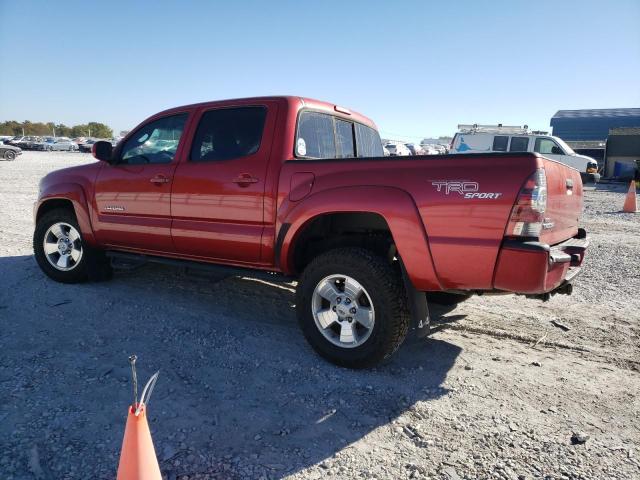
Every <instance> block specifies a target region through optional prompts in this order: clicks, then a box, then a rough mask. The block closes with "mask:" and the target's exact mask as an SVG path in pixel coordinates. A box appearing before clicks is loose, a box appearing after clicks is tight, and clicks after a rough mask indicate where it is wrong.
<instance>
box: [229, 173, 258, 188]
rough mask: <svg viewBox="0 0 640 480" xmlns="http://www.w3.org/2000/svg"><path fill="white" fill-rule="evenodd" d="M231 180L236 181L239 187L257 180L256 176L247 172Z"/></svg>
mask: <svg viewBox="0 0 640 480" xmlns="http://www.w3.org/2000/svg"><path fill="white" fill-rule="evenodd" d="M232 181H233V183H236V184H238V185H239V186H241V187H248V186H249V185H251V184H252V183H258V181H259V180H258V179H257V178H255V177H252V176H251V175H249V174H248V173H241V174H240V175H238V176H237V177H236V178H235V179H233V180H232Z"/></svg>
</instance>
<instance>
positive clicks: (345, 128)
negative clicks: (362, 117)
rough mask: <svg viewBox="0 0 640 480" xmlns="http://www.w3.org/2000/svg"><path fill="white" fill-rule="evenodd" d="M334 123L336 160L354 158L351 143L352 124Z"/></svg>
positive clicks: (337, 121)
mask: <svg viewBox="0 0 640 480" xmlns="http://www.w3.org/2000/svg"><path fill="white" fill-rule="evenodd" d="M335 122H336V144H337V147H338V158H353V157H355V156H356V152H355V145H354V142H353V123H351V122H345V121H344V120H338V119H337V118H336V119H335Z"/></svg>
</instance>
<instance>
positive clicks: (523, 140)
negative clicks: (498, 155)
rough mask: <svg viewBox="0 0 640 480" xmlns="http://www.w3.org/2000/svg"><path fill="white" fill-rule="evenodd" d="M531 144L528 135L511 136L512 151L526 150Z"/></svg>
mask: <svg viewBox="0 0 640 480" xmlns="http://www.w3.org/2000/svg"><path fill="white" fill-rule="evenodd" d="M528 146H529V138H527V137H511V146H510V147H509V151H510V152H526V151H527V147H528Z"/></svg>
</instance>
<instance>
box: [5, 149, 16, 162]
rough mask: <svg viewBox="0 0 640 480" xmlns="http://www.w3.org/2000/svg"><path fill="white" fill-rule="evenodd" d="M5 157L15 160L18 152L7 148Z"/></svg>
mask: <svg viewBox="0 0 640 480" xmlns="http://www.w3.org/2000/svg"><path fill="white" fill-rule="evenodd" d="M4 159H5V160H9V161H11V160H15V159H16V152H14V151H13V150H7V151H5V152H4Z"/></svg>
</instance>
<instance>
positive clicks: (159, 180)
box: [149, 175, 171, 185]
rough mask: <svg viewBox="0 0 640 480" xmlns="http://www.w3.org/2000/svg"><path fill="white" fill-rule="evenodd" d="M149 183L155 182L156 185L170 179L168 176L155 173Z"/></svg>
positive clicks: (167, 181)
mask: <svg viewBox="0 0 640 480" xmlns="http://www.w3.org/2000/svg"><path fill="white" fill-rule="evenodd" d="M149 181H150V182H151V183H155V184H156V185H162V184H163V183H169V182H170V181H171V179H170V178H167V177H165V176H164V175H156V176H155V177H153V178H152V179H151V180H149Z"/></svg>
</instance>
